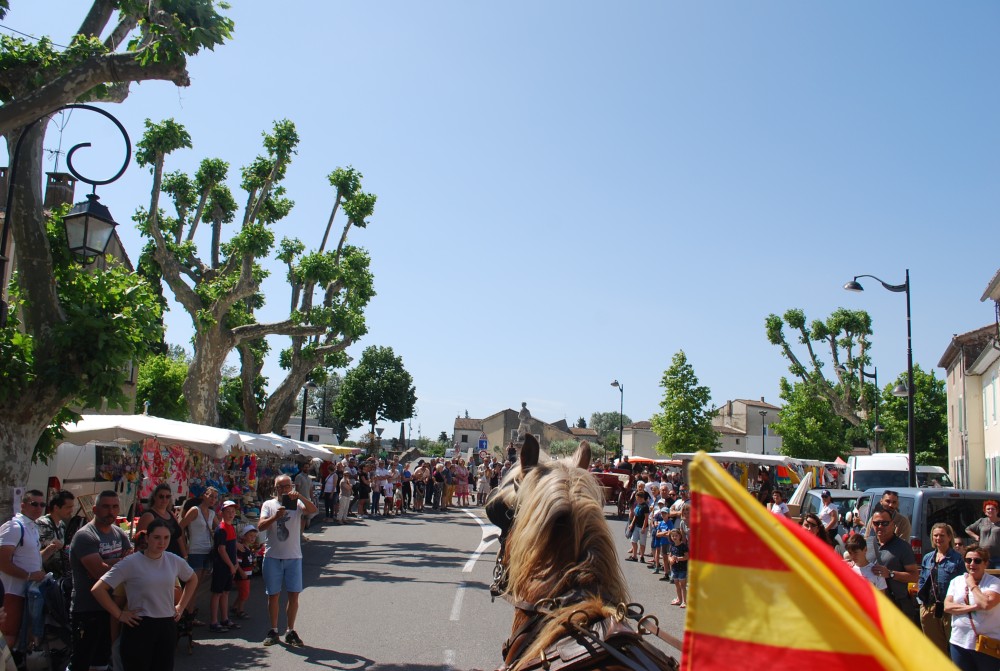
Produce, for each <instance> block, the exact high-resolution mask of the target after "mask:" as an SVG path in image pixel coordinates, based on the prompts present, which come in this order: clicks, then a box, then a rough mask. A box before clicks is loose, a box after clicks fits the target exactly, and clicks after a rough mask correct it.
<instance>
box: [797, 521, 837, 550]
mask: <svg viewBox="0 0 1000 671" xmlns="http://www.w3.org/2000/svg"><path fill="white" fill-rule="evenodd" d="M802 528H803V529H805V530H806V532H807V533H811V534H812V535H813V536H815V537H816V538H818V539H820V540H821V541H823V542H824V543H825V544H826V545H829V546H831V547H832V546H833V545H834V542H833V541H831V540H830V537H829V536H828V535H827V532H826V527H824V526H823V521H822V520H820V518H819V515H817V514H816V513H806V514H805V515H803V516H802Z"/></svg>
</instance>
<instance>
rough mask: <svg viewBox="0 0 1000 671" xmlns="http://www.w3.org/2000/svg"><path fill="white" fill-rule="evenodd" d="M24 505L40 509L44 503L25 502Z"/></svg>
mask: <svg viewBox="0 0 1000 671" xmlns="http://www.w3.org/2000/svg"><path fill="white" fill-rule="evenodd" d="M24 505H26V506H31V507H32V508H42V507H44V506H45V501H25V502H24Z"/></svg>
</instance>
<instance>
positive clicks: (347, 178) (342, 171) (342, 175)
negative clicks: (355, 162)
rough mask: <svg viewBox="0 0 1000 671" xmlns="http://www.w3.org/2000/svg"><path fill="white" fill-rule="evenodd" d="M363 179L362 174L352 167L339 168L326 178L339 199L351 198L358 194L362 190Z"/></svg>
mask: <svg viewBox="0 0 1000 671" xmlns="http://www.w3.org/2000/svg"><path fill="white" fill-rule="evenodd" d="M361 177H362V175H361V173H360V172H358V171H357V170H355V169H354V168H352V167H351V166H347V167H346V168H337V169H336V170H334V171H333V172H331V173H330V174H329V175H327V176H326V178H327V179H328V180H329V181H330V186H332V187H333V188H335V189H336V190H337V195H338V197H339V198H351V197H352V196H353V195H354V194H355V193H357V192H358V191H359V190H360V189H361Z"/></svg>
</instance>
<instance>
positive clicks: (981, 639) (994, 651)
mask: <svg viewBox="0 0 1000 671" xmlns="http://www.w3.org/2000/svg"><path fill="white" fill-rule="evenodd" d="M965 601H966V602H967V603H970V604H971V603H972V601H971V598H970V596H969V588H968V587H966V588H965ZM969 624H971V625H972V633H973V634H975V635H976V652H981V653H983V654H984V655H989V656H990V657H996V658H997V659H1000V639H995V638H993V637H991V636H986V635H984V634H980V633H979V632H978V631H976V621H975V619H973V617H972V613H969Z"/></svg>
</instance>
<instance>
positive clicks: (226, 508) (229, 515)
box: [208, 501, 240, 633]
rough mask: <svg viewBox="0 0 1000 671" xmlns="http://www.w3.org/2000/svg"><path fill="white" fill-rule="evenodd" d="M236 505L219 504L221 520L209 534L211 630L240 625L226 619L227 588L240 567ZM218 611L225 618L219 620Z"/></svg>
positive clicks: (228, 590)
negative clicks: (235, 524)
mask: <svg viewBox="0 0 1000 671" xmlns="http://www.w3.org/2000/svg"><path fill="white" fill-rule="evenodd" d="M237 509H238V506H237V505H236V502H235V501H226V502H225V503H223V504H222V521H221V522H219V527H218V528H217V529H216V530H215V534H214V535H213V538H212V601H211V605H210V609H211V615H212V623H211V624H210V625H209V627H208V629H209V631H211V632H212V633H223V632H227V631H229V630H230V629H239V628H240V627H239V625H238V624H236V623H235V622H233V621H232V620H231V619H229V592H230V591H232V589H233V576H234V575H235V574H236V571H237V570H239V567H238V566H237V564H236V527H234V526H233V520H234V519H235V518H236V511H237ZM220 614H221V615H223V616H225V617H226V619H225V620H223V621H222V622H220V621H219V617H220Z"/></svg>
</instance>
